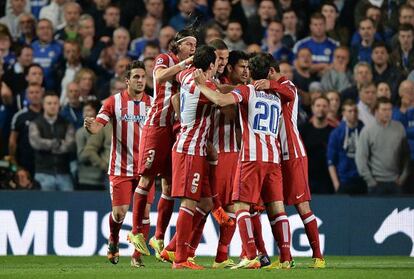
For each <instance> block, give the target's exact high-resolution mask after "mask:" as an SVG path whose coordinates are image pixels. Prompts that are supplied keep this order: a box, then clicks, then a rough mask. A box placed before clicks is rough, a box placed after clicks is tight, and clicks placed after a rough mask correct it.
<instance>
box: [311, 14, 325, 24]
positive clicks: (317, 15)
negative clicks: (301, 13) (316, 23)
mask: <svg viewBox="0 0 414 279" xmlns="http://www.w3.org/2000/svg"><path fill="white" fill-rule="evenodd" d="M312 19H322V20H323V21H324V22H325V21H326V18H325V16H324V15H323V14H321V13H320V12H316V13H313V14H312V15H311V17H310V21H309V22H312Z"/></svg>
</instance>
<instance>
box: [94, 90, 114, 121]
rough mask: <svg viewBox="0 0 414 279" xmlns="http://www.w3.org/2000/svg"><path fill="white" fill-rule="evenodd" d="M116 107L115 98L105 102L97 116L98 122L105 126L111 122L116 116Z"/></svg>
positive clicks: (112, 97)
mask: <svg viewBox="0 0 414 279" xmlns="http://www.w3.org/2000/svg"><path fill="white" fill-rule="evenodd" d="M114 106H115V99H114V96H111V97H109V98H108V99H107V100H106V101H105V103H104V104H103V106H102V107H101V109H100V110H99V113H98V115H97V116H96V122H99V123H101V124H103V125H104V126H105V125H106V124H107V123H108V122H109V120H110V119H111V118H112V117H113V116H114V115H115V109H114Z"/></svg>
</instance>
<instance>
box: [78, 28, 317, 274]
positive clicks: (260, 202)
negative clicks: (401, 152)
mask: <svg viewBox="0 0 414 279" xmlns="http://www.w3.org/2000/svg"><path fill="white" fill-rule="evenodd" d="M153 75H154V97H153V98H151V97H150V96H148V95H146V94H145V93H144V89H145V78H146V77H145V67H144V64H143V63H142V62H139V61H133V62H132V63H131V64H130V65H129V67H128V69H127V73H126V77H125V81H126V84H127V89H126V90H125V91H123V92H120V93H118V94H116V95H113V96H111V97H110V98H109V99H107V100H106V102H105V103H104V105H103V107H102V108H101V110H100V112H99V114H98V115H97V117H96V119H91V118H86V119H85V123H84V125H85V127H86V129H87V130H88V131H89V132H91V133H98V132H99V131H100V129H102V128H103V127H104V126H105V125H106V124H107V123H108V122H109V121H112V126H113V136H112V147H111V156H110V160H109V170H108V174H109V178H110V185H111V188H110V190H111V200H112V214H111V215H110V218H109V227H110V237H109V243H108V254H107V255H108V259H109V261H110V262H112V263H113V264H116V263H118V261H119V231H120V229H121V226H122V223H123V220H124V218H125V215H126V213H127V211H128V208H129V204H130V201H131V198H132V197H133V227H132V231H131V232H130V233H129V234H128V240H129V241H130V242H131V243H133V245H134V247H135V250H134V254H133V255H132V258H131V265H132V266H134V267H142V266H143V262H142V259H141V255H149V254H150V252H149V250H148V247H147V244H146V241H147V239H148V234H149V228H150V220H149V210H150V207H151V203H152V202H153V199H154V192H155V190H154V188H155V187H154V179H155V177H157V176H159V177H161V178H162V179H161V186H162V195H161V198H160V200H159V203H158V207H157V210H158V220H157V225H156V232H155V235H154V236H153V237H152V238H151V239H150V240H149V245H150V246H151V247H152V248H153V249H154V250H155V252H156V257H157V259H159V260H161V261H165V262H171V263H172V268H173V269H184V268H187V269H203V267H202V266H201V265H198V264H197V263H196V261H195V259H194V258H195V251H196V249H197V246H198V244H199V242H200V241H201V238H202V233H203V228H204V224H205V222H206V219H207V216H208V215H209V213H210V212H212V213H213V215H214V217H215V218H216V220H218V222H219V224H220V238H219V243H218V247H217V254H216V258H215V261H214V263H213V265H212V267H213V268H232V269H238V268H248V269H256V268H261V267H262V268H267V269H280V268H282V269H289V268H292V267H294V266H295V262H294V260H293V259H292V257H291V254H290V241H291V236H290V228H289V221H288V217H287V215H286V212H285V208H284V204H287V205H295V207H296V209H297V211H298V213H299V214H300V216H301V218H302V221H303V224H304V226H305V230H306V234H307V237H308V239H309V243H310V245H311V247H312V250H313V257H312V258H313V262H312V263H311V265H310V266H311V267H314V268H324V267H325V260H324V259H323V256H322V254H321V251H320V247H319V232H318V228H317V222H316V218H315V216H314V215H313V213H312V211H311V209H310V206H309V201H310V192H309V187H308V174H307V169H308V167H307V157H306V152H305V149H304V145H303V143H302V140H301V138H300V136H299V132H298V129H297V125H296V117H297V112H298V93H297V89H296V87H295V86H294V85H293V83H292V82H291V81H289V80H287V79H286V78H285V77H283V76H282V75H281V74H280V71H279V67H278V63H277V62H276V61H275V60H274V59H273V57H272V56H271V55H270V54H263V53H262V54H256V55H254V56H253V57H252V56H249V55H247V54H246V53H244V52H242V51H231V52H230V53H229V50H228V49H227V46H226V45H225V43H224V42H223V41H222V40H220V39H215V40H213V41H211V42H210V43H209V44H208V45H203V46H199V47H197V39H196V35H195V33H194V31H193V30H191V29H185V30H183V31H180V32H178V33H177V34H176V36H175V38H174V39H173V41H172V43H171V51H170V52H169V53H164V54H161V55H159V56H158V57H157V58H156V60H155V67H154V72H153ZM238 114H239V117H238V116H237V115H238ZM174 198H179V199H180V209H179V215H178V219H177V223H176V233H175V235H174V237H173V238H172V239H171V241H170V243H169V244H168V245H167V246H165V247H164V233H165V231H166V229H167V226H168V224H169V222H170V218H171V215H172V212H173V207H174ZM263 210H266V212H267V215H268V218H269V222H270V225H271V228H272V233H273V236H274V239H275V241H276V242H277V245H278V248H279V259H278V260H275V261H274V262H273V263H271V262H270V259H269V257H268V256H267V252H266V249H265V245H264V242H263V239H262V229H261V223H260V213H261V212H262V211H263ZM236 226H237V227H238V230H239V232H240V237H241V240H242V251H243V252H242V254H241V256H240V262H239V263H238V264H236V263H234V262H233V261H232V259H230V258H229V256H228V249H229V245H230V242H231V240H232V237H233V234H234V232H235V229H236Z"/></svg>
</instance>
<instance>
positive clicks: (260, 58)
mask: <svg viewBox="0 0 414 279" xmlns="http://www.w3.org/2000/svg"><path fill="white" fill-rule="evenodd" d="M273 59H274V58H273V56H272V55H271V54H270V53H259V54H256V55H255V56H253V57H252V58H250V60H249V69H250V74H251V76H252V79H254V80H259V79H265V78H267V76H268V74H269V70H270V67H271V63H272V60H273Z"/></svg>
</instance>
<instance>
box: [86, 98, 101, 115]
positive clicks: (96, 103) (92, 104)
mask: <svg viewBox="0 0 414 279" xmlns="http://www.w3.org/2000/svg"><path fill="white" fill-rule="evenodd" d="M86 106H90V107H91V108H93V109H94V110H95V112H96V113H98V111H99V110H100V109H101V106H102V104H101V102H100V101H98V100H90V101H86V102H85V103H84V104H83V107H86Z"/></svg>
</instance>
